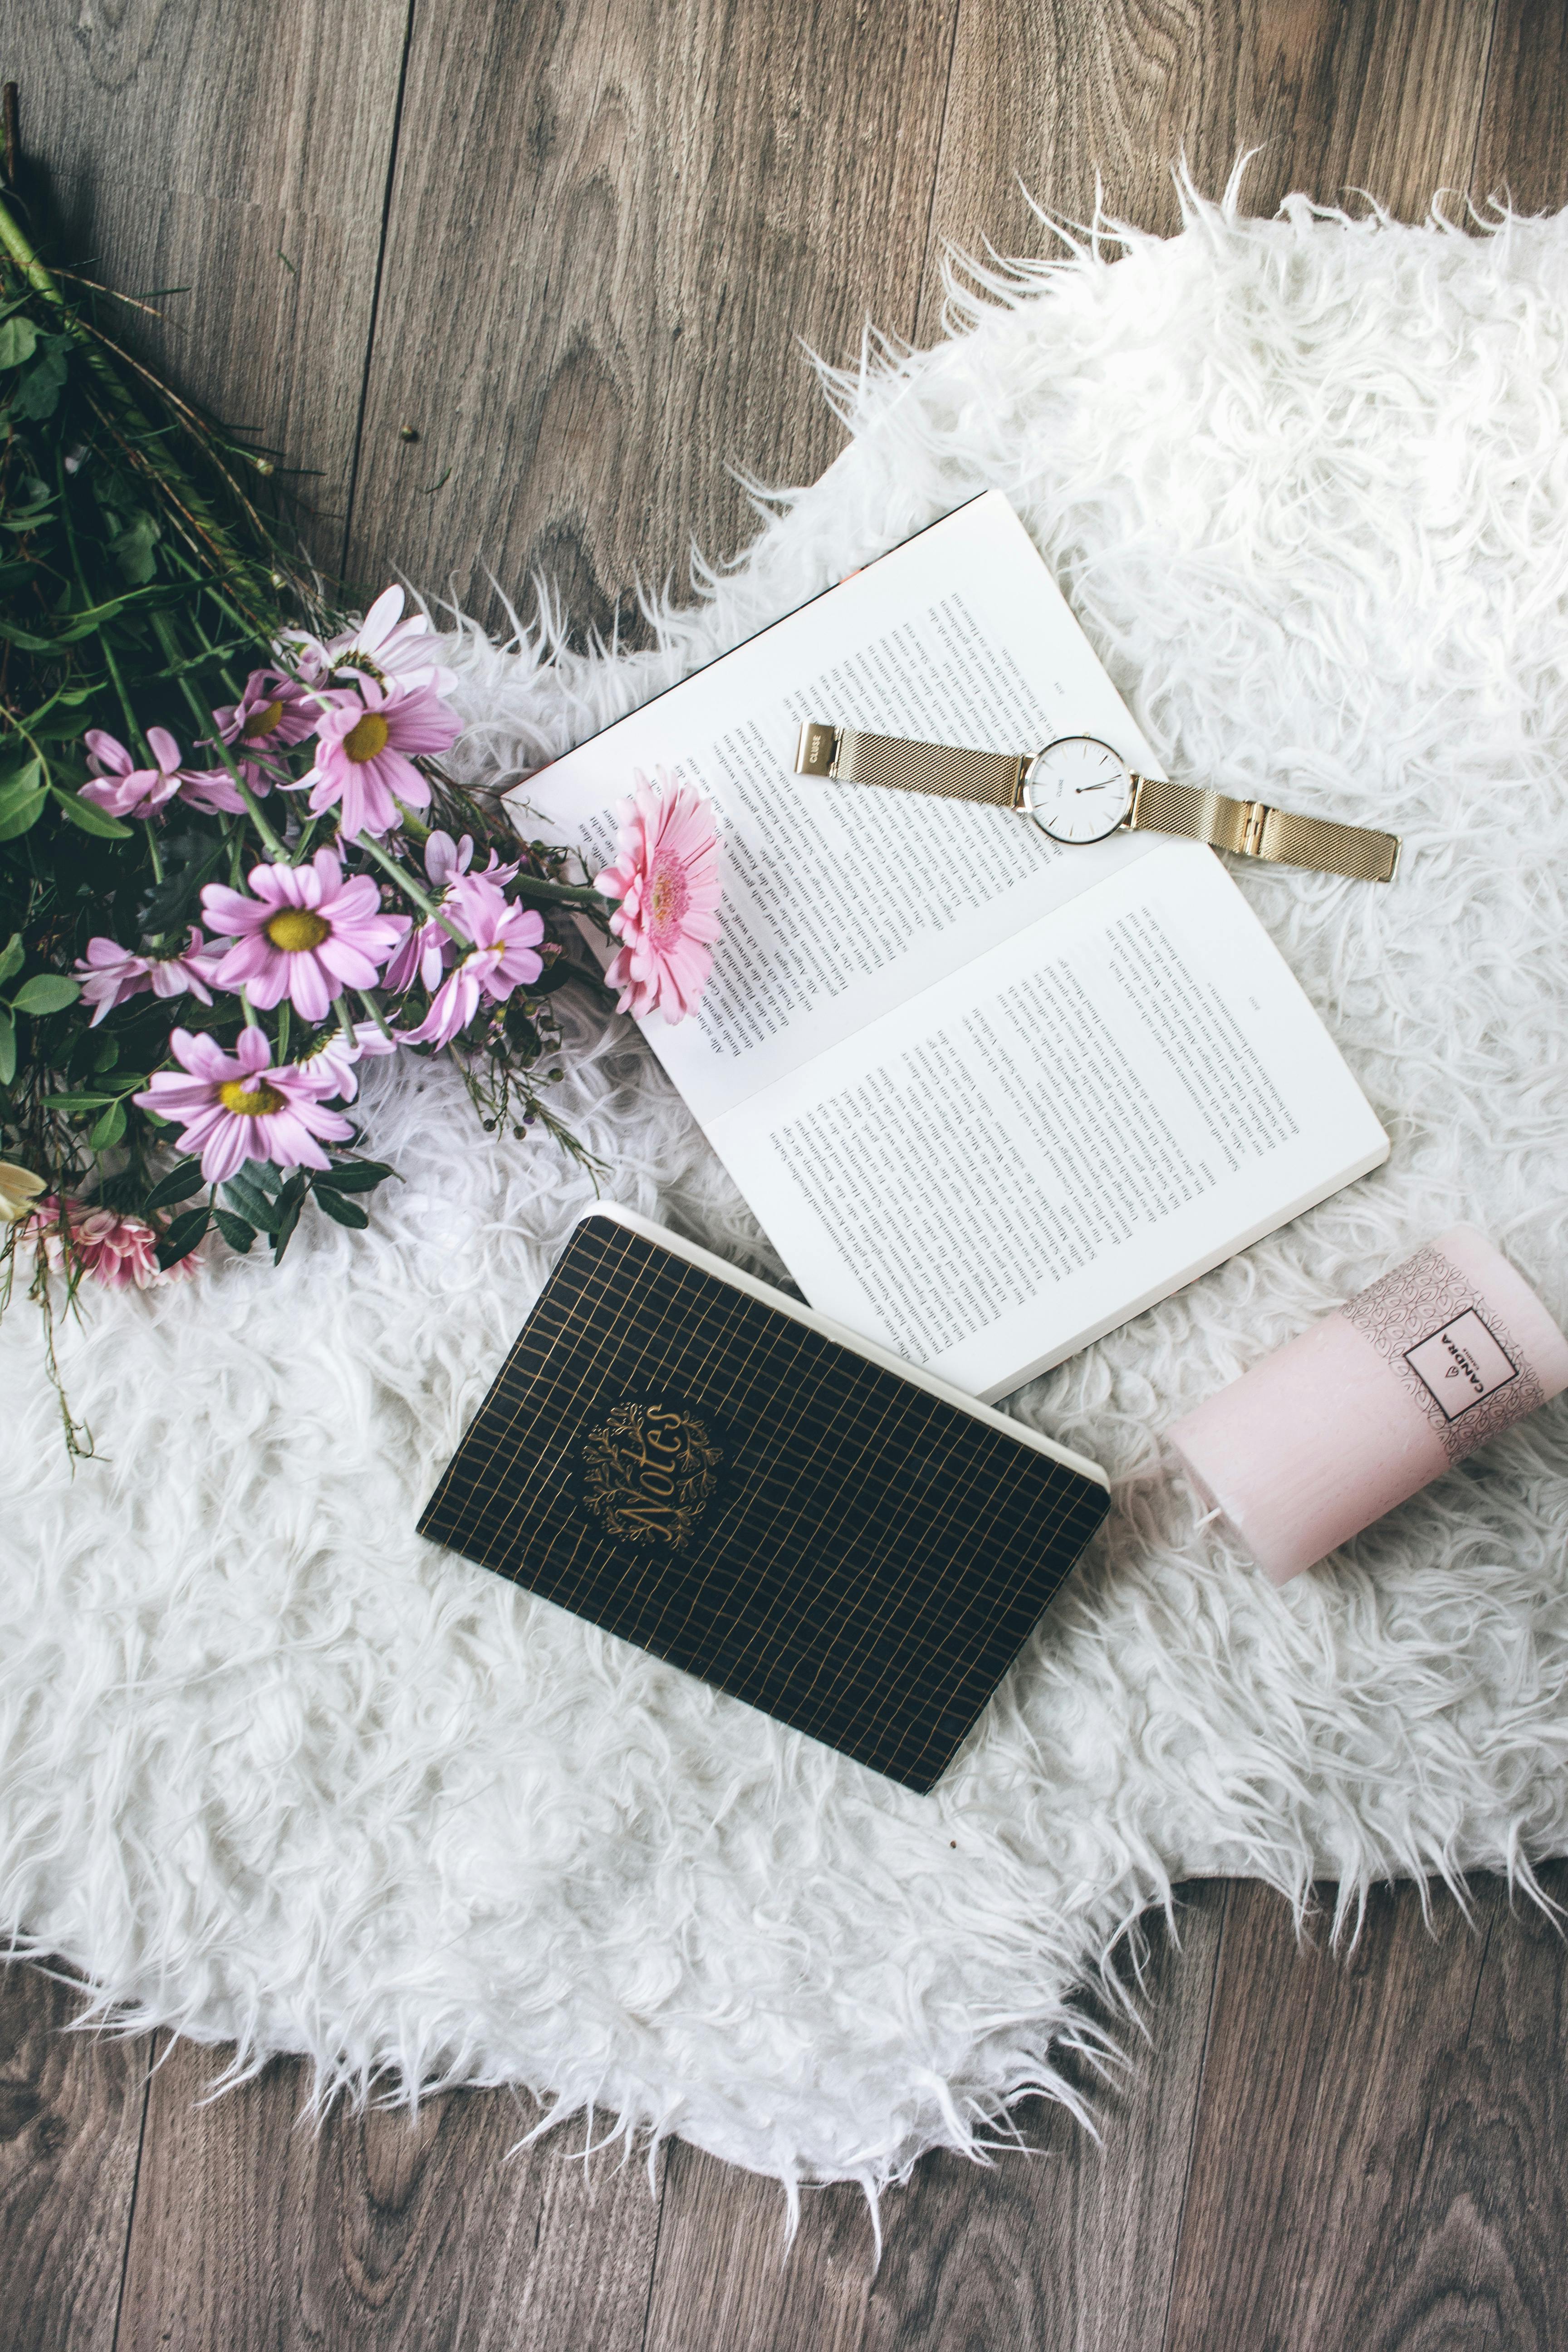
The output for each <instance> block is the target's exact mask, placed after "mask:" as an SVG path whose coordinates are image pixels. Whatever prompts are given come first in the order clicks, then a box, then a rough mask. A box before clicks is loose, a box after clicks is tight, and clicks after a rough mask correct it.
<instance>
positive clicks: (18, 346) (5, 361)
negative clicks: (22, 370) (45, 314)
mask: <svg viewBox="0 0 1568 2352" xmlns="http://www.w3.org/2000/svg"><path fill="white" fill-rule="evenodd" d="M37 342H38V331H37V327H35V326H34V324H33V322H32V320H31V319H16V318H11V319H7V320H5V322H4V323H3V324H0V368H14V367H21V366H22V365H23V363H24V362H26V361H27V360H30V359H31V358H32V356H33V353H34V352H35V351H36V350H37Z"/></svg>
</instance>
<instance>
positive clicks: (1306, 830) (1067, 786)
mask: <svg viewBox="0 0 1568 2352" xmlns="http://www.w3.org/2000/svg"><path fill="white" fill-rule="evenodd" d="M795 773H796V775H800V776H823V777H827V778H831V779H832V780H833V781H834V782H837V783H843V784H881V785H883V786H885V787H886V788H887V789H888V790H889V791H891V792H900V793H938V794H940V795H941V796H942V798H943V799H946V800H961V801H981V802H984V803H986V804H987V805H988V806H990V807H992V808H1007V809H1017V810H1019V811H1021V812H1022V813H1023V814H1025V815H1026V816H1029V817H1032V818H1033V819H1034V821H1035V823H1036V824H1037V825H1038V826H1039V828H1040V830H1041V832H1042V833H1047V834H1048V835H1050V837H1051V839H1052V840H1053V841H1060V842H1065V843H1068V844H1073V845H1078V844H1082V843H1085V842H1090V841H1103V840H1105V838H1106V837H1107V835H1110V834H1112V833H1116V832H1118V831H1120V830H1121V829H1122V828H1125V829H1126V830H1127V831H1129V832H1132V833H1144V832H1148V833H1173V834H1179V835H1183V836H1184V838H1185V839H1187V840H1190V841H1205V842H1207V843H1208V844H1209V845H1210V846H1211V847H1212V848H1215V849H1229V850H1234V851H1236V852H1237V855H1238V856H1243V857H1263V858H1267V859H1268V860H1270V861H1271V862H1272V863H1274V864H1277V865H1281V866H1310V867H1311V868H1312V869H1313V871H1314V872H1316V873H1319V874H1347V875H1349V876H1351V877H1352V878H1353V879H1354V880H1356V881H1358V882H1392V881H1393V879H1394V870H1395V868H1396V867H1397V866H1398V864H1399V843H1398V840H1397V838H1396V837H1395V835H1393V834H1392V833H1376V832H1373V830H1372V829H1371V828H1370V827H1368V826H1365V825H1359V824H1330V823H1329V822H1328V821H1327V819H1325V818H1322V817H1315V816H1293V815H1291V814H1290V813H1289V811H1288V810H1286V809H1277V808H1270V807H1269V805H1268V803H1267V802H1266V801H1237V800H1230V799H1227V798H1226V794H1225V793H1215V792H1210V791H1207V790H1206V789H1203V788H1200V787H1196V786H1194V785H1192V784H1170V783H1166V782H1163V781H1162V779H1161V778H1159V777H1158V776H1139V775H1135V774H1134V773H1133V772H1132V770H1131V768H1129V766H1128V765H1127V762H1126V761H1125V760H1123V759H1122V757H1121V753H1120V752H1119V751H1115V750H1114V749H1113V748H1112V746H1111V745H1110V744H1109V743H1101V742H1100V741H1098V740H1096V738H1095V737H1094V736H1092V735H1062V736H1058V739H1057V740H1056V741H1055V742H1054V743H1047V745H1046V747H1045V749H1044V751H954V750H952V749H951V748H950V747H949V746H947V745H946V744H942V743H910V742H906V741H904V740H903V739H902V738H901V737H900V736H896V735H871V734H867V733H865V732H864V731H863V730H860V729H858V728H855V727H839V726H837V725H835V724H834V723H833V721H832V720H830V719H807V720H806V721H805V724H804V725H803V727H802V728H801V730H800V740H799V744H798V746H797V748H796V751H795Z"/></svg>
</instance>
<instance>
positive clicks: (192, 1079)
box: [135, 1029, 353, 1184]
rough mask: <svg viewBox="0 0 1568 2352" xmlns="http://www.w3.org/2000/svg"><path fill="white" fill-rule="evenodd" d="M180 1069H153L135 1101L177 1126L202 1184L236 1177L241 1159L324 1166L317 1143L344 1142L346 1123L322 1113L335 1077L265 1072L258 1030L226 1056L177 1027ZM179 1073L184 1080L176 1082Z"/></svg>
mask: <svg viewBox="0 0 1568 2352" xmlns="http://www.w3.org/2000/svg"><path fill="white" fill-rule="evenodd" d="M169 1043H170V1045H172V1047H173V1048H174V1059H175V1060H176V1061H177V1062H178V1063H179V1064H180V1070H155V1071H154V1072H153V1078H152V1082H151V1084H150V1085H149V1086H148V1087H147V1089H146V1091H145V1092H144V1093H142V1094H139V1095H138V1096H136V1097H135V1099H136V1101H137V1102H138V1103H140V1104H141V1106H142V1109H143V1110H150V1111H153V1112H154V1113H155V1114H156V1115H157V1117H158V1118H166V1119H171V1120H174V1121H176V1122H183V1126H182V1129H181V1134H180V1138H179V1147H178V1148H179V1150H182V1151H199V1152H200V1153H201V1156H202V1174H203V1175H204V1176H205V1179H206V1181H207V1182H208V1183H209V1184H222V1183H224V1182H226V1180H227V1179H228V1178H229V1177H230V1176H234V1175H237V1173H238V1171H239V1170H240V1169H242V1168H243V1167H244V1166H245V1163H246V1161H247V1160H271V1161H272V1162H273V1164H274V1166H276V1167H279V1168H327V1167H330V1166H331V1161H330V1160H328V1158H327V1155H326V1153H325V1152H324V1151H323V1150H321V1142H320V1141H319V1140H318V1139H319V1138H324V1139H325V1140H326V1141H327V1142H329V1143H346V1142H347V1140H348V1139H349V1137H350V1136H351V1135H352V1134H353V1128H352V1127H351V1125H350V1124H349V1122H348V1120H347V1119H346V1118H342V1115H341V1114H340V1113H339V1112H337V1111H335V1110H325V1109H323V1108H322V1097H324V1096H326V1095H327V1094H329V1093H331V1091H332V1089H333V1087H334V1086H335V1083H336V1081H335V1078H334V1076H333V1074H332V1072H331V1071H330V1070H321V1071H318V1072H316V1073H315V1074H314V1075H312V1074H311V1073H310V1072H308V1071H305V1070H300V1069H296V1068H295V1067H294V1066H293V1065H292V1064H291V1063H286V1064H285V1065H284V1066H282V1067H281V1068H279V1069H274V1068H273V1067H272V1066H271V1054H272V1048H271V1046H270V1045H269V1044H268V1040H267V1037H266V1035H265V1034H264V1033H263V1032H262V1031H261V1030H259V1029H244V1030H242V1031H241V1032H240V1034H239V1038H238V1041H237V1044H236V1045H235V1049H234V1052H233V1053H232V1054H226V1053H225V1052H224V1050H223V1047H222V1046H221V1045H219V1044H218V1043H217V1040H216V1038H214V1037H196V1036H193V1035H192V1034H191V1032H190V1031H189V1030H188V1029H176V1030H175V1031H174V1034H173V1035H172V1036H171V1037H170V1040H169ZM181 1070H183V1071H184V1072H187V1073H188V1076H181Z"/></svg>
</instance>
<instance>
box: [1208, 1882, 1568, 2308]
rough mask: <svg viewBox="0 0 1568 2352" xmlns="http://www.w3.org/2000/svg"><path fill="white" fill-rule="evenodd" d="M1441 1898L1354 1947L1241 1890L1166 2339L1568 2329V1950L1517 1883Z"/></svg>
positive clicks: (1394, 1898) (1371, 1916)
mask: <svg viewBox="0 0 1568 2352" xmlns="http://www.w3.org/2000/svg"><path fill="white" fill-rule="evenodd" d="M1432 1903H1433V1918H1434V1931H1429V1930H1428V1929H1427V1927H1426V1925H1425V1924H1424V1923H1423V1920H1422V1916H1421V1906H1420V1900H1419V1895H1418V1890H1417V1889H1416V1888H1415V1887H1413V1886H1401V1887H1399V1888H1397V1889H1394V1890H1383V1891H1381V1892H1380V1893H1379V1894H1378V1895H1376V1896H1375V1897H1374V1899H1373V1903H1372V1905H1371V1906H1370V1908H1369V1912H1368V1916H1367V1924H1366V1927H1365V1929H1364V1931H1363V1937H1362V1940H1361V1943H1360V1945H1359V1947H1358V1948H1357V1949H1356V1951H1355V1952H1353V1953H1352V1954H1348V1955H1345V1956H1342V1957H1340V1958H1335V1957H1334V1956H1333V1955H1332V1954H1331V1953H1330V1952H1328V1951H1327V1950H1325V1949H1323V1948H1321V1946H1320V1948H1317V1949H1314V1950H1309V1951H1305V1952H1301V1953H1300V1954H1297V1953H1293V1952H1290V1951H1289V1948H1288V1936H1289V1923H1288V1920H1287V1917H1286V1915H1285V1911H1284V1906H1282V1905H1281V1903H1280V1901H1279V1897H1278V1896H1277V1895H1271V1894H1269V1893H1268V1892H1267V1891H1266V1890H1265V1889H1264V1888H1262V1887H1259V1886H1256V1885H1246V1884H1242V1885H1237V1886H1236V1887H1235V1888H1234V1889H1233V1891H1232V1896H1231V1902H1230V1906H1229V1909H1228V1911H1227V1915H1226V1932H1225V1937H1224V1939H1223V1943H1222V1948H1221V1953H1220V1964H1219V1974H1218V1979H1217V1982H1216V1986H1215V2011H1214V2022H1213V2027H1212V2031H1211V2034H1210V2042H1209V2056H1208V2063H1207V2066H1206V2069H1205V2079H1204V2086H1203V2094H1202V2098H1201V2101H1200V2110H1199V2121H1198V2131H1197V2140H1196V2145H1195V2147H1194V2161H1193V2173H1192V2182H1191V2188H1190V2191H1189V2195H1188V2200H1187V2210H1186V2216H1185V2220H1184V2228H1183V2234H1182V2246H1181V2253H1180V2257H1179V2260H1178V2263H1177V2273H1176V2281H1175V2285H1174V2289H1173V2296H1172V2307H1171V2326H1170V2332H1169V2336H1168V2337H1167V2341H1166V2347H1165V2352H1200V2347H1201V2352H1261V2348H1262V2347H1272V2346H1279V2347H1289V2352H1320V2347H1321V2352H1343V2347H1347V2346H1351V2345H1353V2346H1355V2347H1357V2352H1395V2347H1398V2352H1437V2347H1458V2346H1463V2347H1467V2352H1469V2347H1475V2352H1481V2347H1497V2352H1524V2347H1546V2346H1548V2345H1552V2346H1561V2345H1562V2344H1563V2341H1564V2336H1563V2333H1562V2332H1560V2331H1561V2330H1562V2329H1563V2302H1562V2297H1561V2294H1560V2292H1559V2288H1560V2284H1561V2268H1560V2264H1561V2257H1560V2254H1559V2255H1558V2256H1557V2257H1556V2258H1555V2263H1556V2267H1555V2270H1554V2263H1553V2257H1552V2254H1551V2252H1550V2249H1549V2244H1548V2240H1549V2237H1550V2232H1551V2230H1552V2226H1553V2222H1554V2221H1555V2222H1556V2224H1557V2226H1559V2227H1560V2226H1561V2219H1562V2212H1563V2200H1562V2192H1561V2189H1560V2187H1558V2186H1555V2185H1553V2175H1554V2174H1555V2173H1557V2171H1558V2169H1559V2168H1560V2165H1561V2161H1562V2153H1563V2125H1564V2120H1565V2118H1568V2100H1564V2098H1563V2095H1562V2094H1561V2090H1560V2088H1559V2087H1558V2085H1559V2081H1560V2077H1561V2074H1562V2054H1563V2044H1562V2042H1559V2041H1556V2040H1554V2039H1552V2038H1551V2037H1552V2036H1554V2035H1555V2034H1557V2033H1558V2032H1561V2030H1562V2025H1563V1996H1562V1981H1563V1950H1562V1947H1561V1945H1559V1944H1557V1943H1555V1942H1554V1941H1548V1940H1547V1937H1549V1936H1550V1931H1549V1930H1548V1931H1546V1933H1545V1935H1544V1936H1543V1934H1542V1930H1541V1928H1540V1927H1536V1926H1532V1925H1531V1924H1528V1923H1526V1922H1525V1921H1523V1920H1521V1919H1516V1918H1512V1917H1510V1916H1509V1912H1508V1908H1507V1905H1506V1901H1505V1900H1504V1896H1503V1894H1502V1890H1501V1887H1500V1882H1498V1881H1497V1880H1495V1879H1490V1878H1486V1879H1478V1880H1477V1881H1476V1882H1475V1883H1474V1886H1473V1908H1474V1913H1475V1924H1470V1923H1468V1922H1467V1921H1466V1920H1465V1919H1464V1918H1463V1917H1462V1916H1461V1915H1460V1913H1459V1911H1458V1906H1457V1905H1456V1904H1455V1903H1454V1902H1453V1900H1452V1899H1451V1898H1450V1897H1448V1896H1447V1895H1442V1894H1436V1895H1434V1896H1433V1898H1432ZM1282 1929H1283V1930H1284V1933H1282ZM1489 1987H1490V1990H1488V1988H1489ZM1532 2047H1533V2049H1534V2051H1535V2053H1536V2055H1535V2057H1534V2059H1533V2060H1532V2059H1531V2056H1530V2054H1529V2053H1530V2051H1531V2048H1532ZM1548 2051H1550V2053H1551V2055H1550V2057H1549V2058H1547V2057H1545V2053H1546V2052H1548ZM1543 2059H1544V2072H1545V2074H1546V2076H1547V2080H1546V2082H1545V2083H1544V2084H1543V2083H1542V2082H1541V2081H1540V2080H1536V2081H1533V2082H1532V2081H1531V2080H1530V2075H1531V2073H1532V2072H1536V2073H1538V2074H1539V2072H1540V2071H1541V2070H1542V2061H1543ZM1502 2156H1506V2158H1507V2166H1506V2169H1500V2161H1499V2159H1500V2157H1502ZM1559 2243H1560V2241H1559ZM1527 2323H1528V2324H1527ZM1521 2327H1522V2328H1523V2330H1524V2332H1521Z"/></svg>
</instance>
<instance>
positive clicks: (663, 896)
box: [595, 768, 722, 1022]
mask: <svg viewBox="0 0 1568 2352" xmlns="http://www.w3.org/2000/svg"><path fill="white" fill-rule="evenodd" d="M658 786H659V789H658V791H657V792H656V791H655V790H654V787H653V786H652V785H651V784H650V783H649V782H648V780H647V777H646V776H645V775H642V774H638V775H637V778H636V786H635V790H634V792H633V794H632V797H631V798H630V799H629V800H625V801H622V802H621V803H620V805H619V807H618V808H617V809H616V817H617V818H618V820H619V822H620V828H621V838H620V845H619V847H618V849H617V850H616V862H615V864H614V865H613V866H606V867H605V871H604V872H603V873H602V874H601V875H599V876H597V877H596V878H595V889H599V890H603V891H604V893H605V897H606V898H618V899H619V901H620V904H619V905H618V906H617V908H616V911H615V913H614V914H613V915H612V916H611V917H610V929H611V930H612V931H613V932H614V933H615V935H616V938H617V939H618V940H622V941H624V943H625V944H624V945H623V946H622V948H621V949H620V951H619V953H618V954H617V955H616V958H615V961H613V962H612V963H611V965H610V967H609V969H608V971H606V972H605V979H606V980H607V981H608V982H609V984H610V986H611V987H612V988H618V989H619V990H620V991H621V1003H620V1009H621V1011H622V1012H623V1013H635V1014H636V1015H637V1019H638V1020H639V1021H640V1020H642V1019H643V1018H644V1017H645V1016H646V1015H647V1013H653V1012H655V1011H658V1012H660V1013H663V1014H664V1017H665V1019H666V1020H667V1021H669V1022H676V1021H680V1020H683V1019H684V1018H685V1016H686V1014H687V1013H689V1012H690V1010H691V1008H692V1006H693V1005H694V1004H695V1003H696V1002H697V1000H698V998H699V997H700V995H701V993H702V991H703V989H704V987H705V986H706V984H707V981H708V975H709V973H710V971H711V970H712V968H713V947H712V942H713V941H714V940H716V939H717V938H718V936H719V900H720V897H721V887H722V886H721V882H720V879H719V835H718V832H717V830H716V828H715V826H714V823H713V812H712V811H711V809H710V807H709V805H708V803H707V802H706V801H705V800H704V799H703V798H702V796H701V794H700V793H698V792H695V791H693V789H692V787H691V786H690V785H689V784H679V785H671V783H670V782H669V780H668V777H667V776H666V774H665V772H664V771H663V769H662V768H661V769H660V770H659V773H658Z"/></svg>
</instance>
